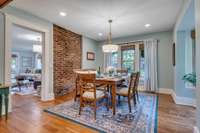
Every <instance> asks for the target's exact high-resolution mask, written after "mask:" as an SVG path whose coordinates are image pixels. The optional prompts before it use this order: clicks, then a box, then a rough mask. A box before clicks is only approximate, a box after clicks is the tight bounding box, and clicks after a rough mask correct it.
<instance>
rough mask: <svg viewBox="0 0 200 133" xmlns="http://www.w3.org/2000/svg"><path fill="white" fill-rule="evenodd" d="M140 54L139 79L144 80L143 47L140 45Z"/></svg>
mask: <svg viewBox="0 0 200 133" xmlns="http://www.w3.org/2000/svg"><path fill="white" fill-rule="evenodd" d="M139 52H140V77H141V78H144V64H145V63H144V45H143V44H140V47H139Z"/></svg>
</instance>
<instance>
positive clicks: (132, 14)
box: [11, 0, 183, 40]
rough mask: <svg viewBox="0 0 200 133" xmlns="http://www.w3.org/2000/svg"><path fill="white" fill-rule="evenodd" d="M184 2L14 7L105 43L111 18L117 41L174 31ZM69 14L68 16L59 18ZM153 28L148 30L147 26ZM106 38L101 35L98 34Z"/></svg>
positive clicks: (92, 1)
mask: <svg viewBox="0 0 200 133" xmlns="http://www.w3.org/2000/svg"><path fill="white" fill-rule="evenodd" d="M182 4H183V0H14V1H13V2H12V3H11V5H12V6H15V7H16V8H19V9H22V10H24V11H27V12H30V13H32V14H34V15H36V16H39V17H42V18H44V19H47V20H49V21H51V22H53V23H55V24H57V25H60V26H62V27H65V28H67V29H70V30H72V31H74V32H77V33H79V34H82V35H85V36H87V37H90V38H93V39H95V40H104V39H106V38H107V37H106V36H107V32H108V23H107V20H108V19H110V18H111V19H113V21H114V22H113V25H112V27H113V28H112V29H113V38H118V37H124V36H130V35H138V34H145V33H151V32H159V31H166V30H172V28H173V26H174V24H175V22H176V18H177V15H178V14H179V11H180V9H181V7H182ZM60 11H64V12H66V13H67V16H66V17H61V16H60V15H59V12H60ZM146 23H150V24H151V25H152V26H151V27H150V28H149V29H146V28H145V27H144V25H145V24H146ZM100 32H101V33H103V36H102V37H100V36H98V33H100Z"/></svg>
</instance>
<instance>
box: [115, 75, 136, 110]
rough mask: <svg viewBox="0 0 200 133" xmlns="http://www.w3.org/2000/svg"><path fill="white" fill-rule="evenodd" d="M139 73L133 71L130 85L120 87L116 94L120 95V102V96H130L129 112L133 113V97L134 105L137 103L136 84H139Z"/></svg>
mask: <svg viewBox="0 0 200 133" xmlns="http://www.w3.org/2000/svg"><path fill="white" fill-rule="evenodd" d="M136 80H137V73H131V76H130V80H129V86H128V87H118V89H117V91H116V94H117V95H118V102H120V96H123V97H127V98H128V107H129V112H130V113H131V99H133V102H134V106H135V105H136V87H137V86H136V85H137V82H136Z"/></svg>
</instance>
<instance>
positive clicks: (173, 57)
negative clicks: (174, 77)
mask: <svg viewBox="0 0 200 133" xmlns="http://www.w3.org/2000/svg"><path fill="white" fill-rule="evenodd" d="M172 63H173V66H175V65H176V45H175V43H173V46H172Z"/></svg>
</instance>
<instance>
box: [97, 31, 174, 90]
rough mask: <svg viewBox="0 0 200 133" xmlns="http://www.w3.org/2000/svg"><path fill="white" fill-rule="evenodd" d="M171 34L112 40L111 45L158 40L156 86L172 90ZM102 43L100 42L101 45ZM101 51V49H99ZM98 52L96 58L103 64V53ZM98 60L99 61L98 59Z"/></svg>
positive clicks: (163, 33)
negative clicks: (151, 39) (150, 39)
mask: <svg viewBox="0 0 200 133" xmlns="http://www.w3.org/2000/svg"><path fill="white" fill-rule="evenodd" d="M172 36H173V34H172V32H171V31H167V32H159V33H152V34H145V35H138V36H130V37H124V38H118V39H114V40H113V43H115V44H119V43H123V42H130V41H137V40H145V39H149V38H154V39H157V40H159V43H158V79H159V81H158V86H159V88H167V89H172V88H173V66H172V43H173V37H172ZM103 43H104V42H100V44H103ZM99 50H100V51H102V49H101V48H100V49H99ZM100 51H98V52H97V53H98V57H99V58H101V61H102V62H101V63H98V65H102V64H103V53H102V52H100ZM99 60H100V59H99Z"/></svg>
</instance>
